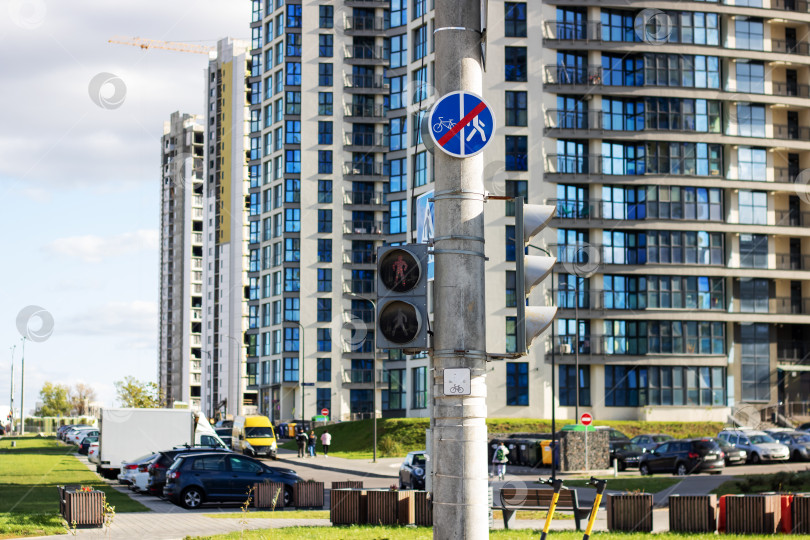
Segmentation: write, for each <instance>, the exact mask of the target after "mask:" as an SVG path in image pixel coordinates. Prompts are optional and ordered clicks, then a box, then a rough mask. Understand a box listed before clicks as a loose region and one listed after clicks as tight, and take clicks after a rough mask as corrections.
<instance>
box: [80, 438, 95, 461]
mask: <svg viewBox="0 0 810 540" xmlns="http://www.w3.org/2000/svg"><path fill="white" fill-rule="evenodd" d="M94 442H98V435H92V436H88V437H85V438H84V439H82V443H81V444H80V445H79V453H80V454H83V455H85V456H86V455H87V451H88V450H90V443H94Z"/></svg>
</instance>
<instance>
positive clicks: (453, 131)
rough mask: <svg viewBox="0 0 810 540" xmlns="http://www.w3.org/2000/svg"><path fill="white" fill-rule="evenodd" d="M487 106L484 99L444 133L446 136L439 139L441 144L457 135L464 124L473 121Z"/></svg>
mask: <svg viewBox="0 0 810 540" xmlns="http://www.w3.org/2000/svg"><path fill="white" fill-rule="evenodd" d="M486 108H487V106H486V104H485V103H484V102H483V101H481V102H480V103H478V105H476V106H475V108H474V109H473V110H471V111H470V112H468V113H467V116H465V117H464V118H462V119H461V120H459V122H458V124H456V125H455V126H453V128H452V129H451V130H450V131H448V132H447V133H445V134H444V137H442V138H441V139H439V144H440V145H442V146H444V145H445V144H447V142H448V141H449V140H450V139H452V138H453V137H455V136H456V133H458V132H459V131H461V128H463V127H464V126H466V125H467V124H469V123H470V122H472V119H473V118H475V117H476V116H478V114H479V113H480V112H481V111H483V110H484V109H486Z"/></svg>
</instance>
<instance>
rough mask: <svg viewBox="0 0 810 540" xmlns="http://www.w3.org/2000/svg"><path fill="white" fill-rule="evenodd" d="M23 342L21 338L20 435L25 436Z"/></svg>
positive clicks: (24, 338) (23, 338) (23, 339)
mask: <svg viewBox="0 0 810 540" xmlns="http://www.w3.org/2000/svg"><path fill="white" fill-rule="evenodd" d="M25 340H26V337H25V336H23V337H22V360H20V435H25Z"/></svg>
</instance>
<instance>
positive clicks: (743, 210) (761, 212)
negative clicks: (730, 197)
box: [739, 190, 768, 225]
mask: <svg viewBox="0 0 810 540" xmlns="http://www.w3.org/2000/svg"><path fill="white" fill-rule="evenodd" d="M739 202H740V223H744V224H746V225H767V224H768V195H767V193H765V192H764V191H747V190H741V191H740V192H739Z"/></svg>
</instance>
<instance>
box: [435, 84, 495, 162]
mask: <svg viewBox="0 0 810 540" xmlns="http://www.w3.org/2000/svg"><path fill="white" fill-rule="evenodd" d="M428 123H429V129H428V131H429V132H430V138H431V139H433V142H434V143H435V144H436V146H437V147H439V148H441V149H442V150H444V152H446V153H447V154H450V155H451V156H453V157H459V158H464V157H470V156H474V155H475V154H477V153H478V152H480V151H481V150H483V149H484V147H485V146H486V145H487V143H488V142H489V141H490V139H492V134H493V133H494V132H495V116H494V115H493V114H492V108H491V107H490V106H489V104H487V102H486V101H484V98H482V97H481V96H477V95H475V94H471V93H470V92H451V93H449V94H447V95H444V96H442V97H441V99H439V100H438V101H437V102H436V104H435V105H433V109H431V111H430V115H429V117H428Z"/></svg>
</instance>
